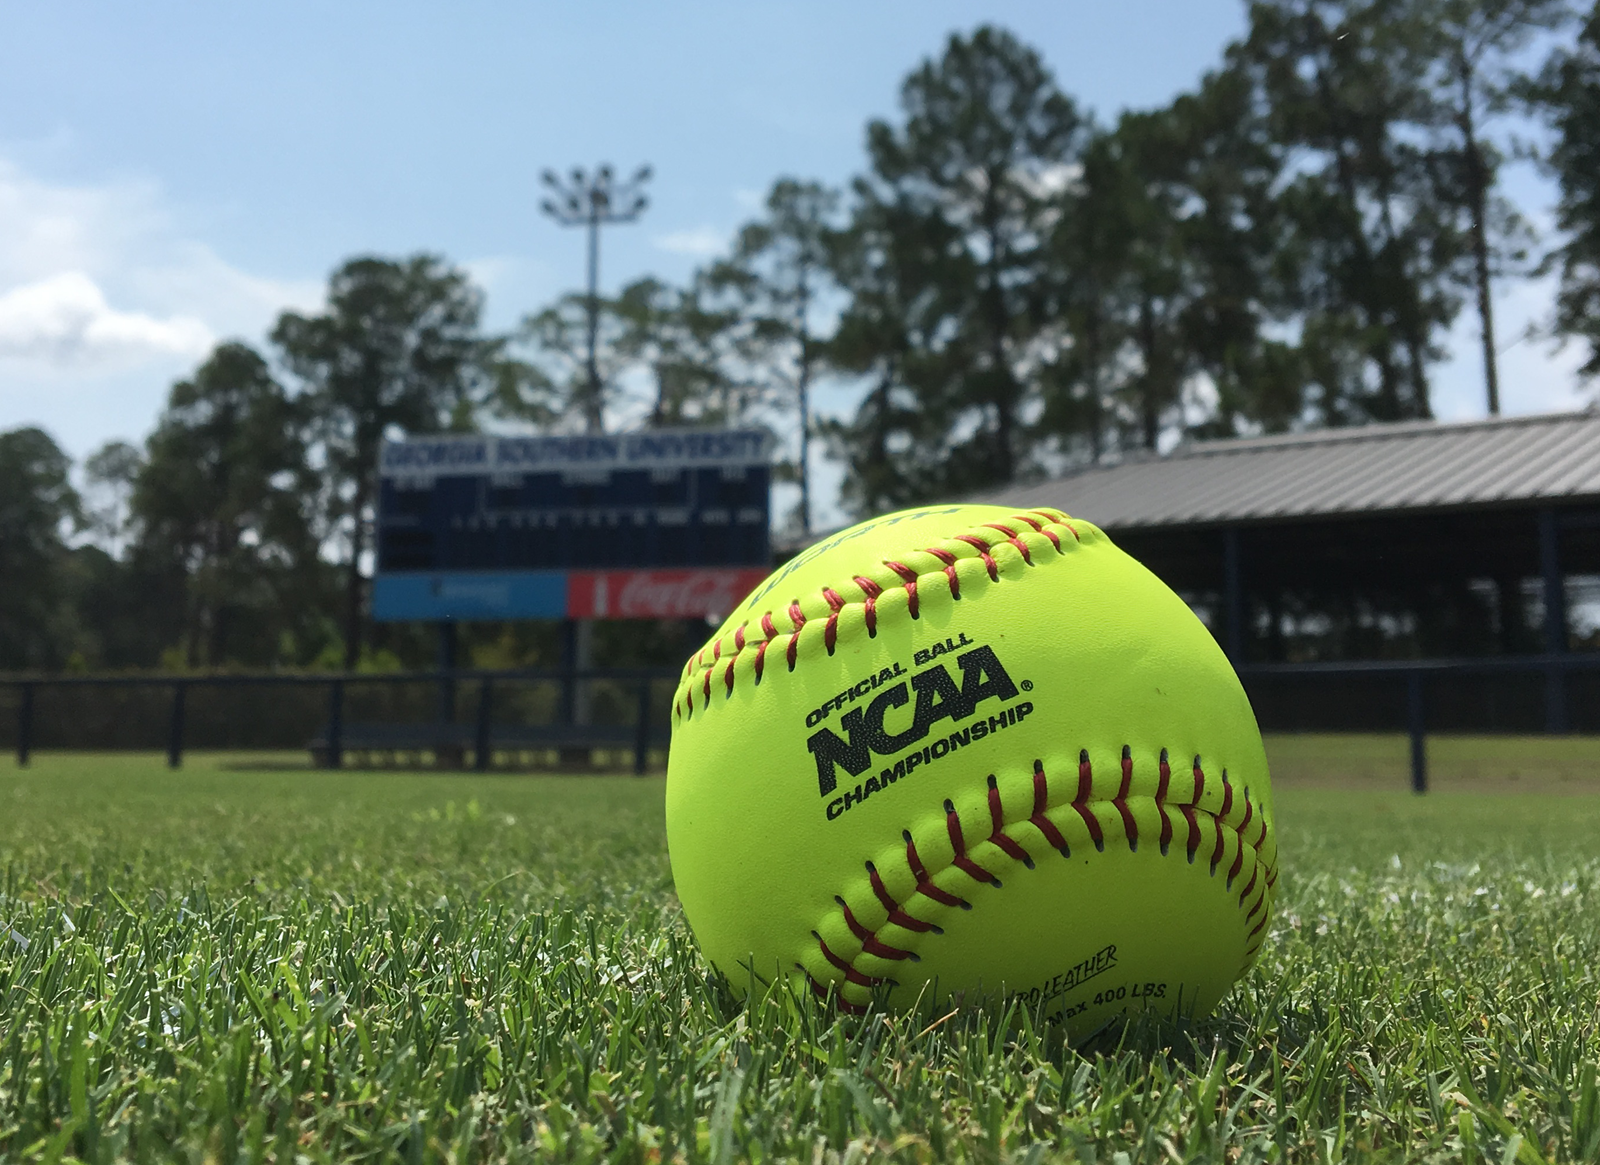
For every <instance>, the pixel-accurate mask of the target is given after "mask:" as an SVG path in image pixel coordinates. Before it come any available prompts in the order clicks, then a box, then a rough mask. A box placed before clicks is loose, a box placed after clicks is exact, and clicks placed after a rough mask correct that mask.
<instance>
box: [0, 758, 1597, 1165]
mask: <svg viewBox="0 0 1600 1165" xmlns="http://www.w3.org/2000/svg"><path fill="white" fill-rule="evenodd" d="M1271 752H1272V755H1273V759H1274V767H1275V773H1276V779H1277V782H1278V815H1279V821H1280V830H1281V833H1280V837H1281V845H1282V854H1283V878H1282V881H1281V883H1280V890H1279V899H1278V913H1277V916H1276V917H1275V919H1274V922H1273V932H1272V937H1271V940H1270V941H1269V942H1268V944H1267V946H1266V948H1265V950H1264V952H1263V955H1262V958H1261V961H1260V963H1259V964H1258V966H1257V967H1256V968H1255V970H1254V971H1253V972H1252V973H1251V974H1250V976H1249V977H1248V978H1247V979H1246V981H1245V982H1244V983H1243V984H1241V986H1240V987H1239V988H1237V989H1236V990H1235V991H1234V993H1233V994H1231V995H1230V996H1229V997H1228V998H1227V999H1226V1000H1225V1001H1224V1003H1223V1005H1222V1007H1221V1008H1220V1009H1219V1011H1218V1012H1217V1014H1216V1015H1215V1016H1213V1017H1211V1018H1208V1019H1205V1020H1203V1021H1198V1022H1194V1023H1189V1024H1183V1025H1158V1024H1152V1023H1147V1022H1141V1023H1138V1024H1135V1025H1133V1026H1131V1027H1129V1028H1126V1029H1124V1030H1121V1031H1119V1032H1116V1033H1108V1034H1107V1035H1104V1036H1102V1037H1100V1038H1099V1040H1098V1042H1096V1043H1095V1044H1093V1045H1091V1046H1090V1047H1088V1048H1085V1049H1081V1050H1073V1049H1070V1048H1066V1047H1064V1046H1062V1044H1061V1041H1060V1038H1059V1036H1058V1035H1057V1034H1056V1033H1054V1032H1053V1031H1050V1030H1048V1029H1041V1028H1040V1027H1038V1026H1036V1025H1035V1023H1034V1022H1033V1019H1032V1017H1030V1016H1029V1015H1027V1014H1010V1015H996V1014H993V1013H989V1012H984V1011H973V1012H970V1013H960V1014H955V1015H951V1016H948V1017H945V1016H941V1015H939V1014H918V1015H885V1014H876V1015H869V1016H867V1017H866V1018H864V1019H838V1018H835V1017H834V1016H833V1015H831V1014H829V1013H828V1011H827V1010H826V1009H825V1008H824V1007H823V1006H822V1005H820V1004H818V1003H816V1002H814V1001H812V1000H811V999H809V998H802V997H792V996H790V995H788V994H786V993H776V994H774V995H772V996H770V997H768V998H765V999H762V1000H759V1001H757V1002H755V1003H753V1004H751V1005H750V1006H748V1007H747V1006H745V1005H743V1004H740V1003H738V1002H736V1001H735V1000H734V999H732V998H731V997H730V996H729V995H728V994H727V993H726V991H725V990H724V989H723V988H722V987H720V986H719V985H718V984H717V982H716V981H715V980H713V979H712V978H711V977H710V976H709V975H708V973H707V968H706V965H705V964H704V963H703V962H702V961H701V960H700V958H699V956H698V954H697V952H696V951H695V948H694V945H693V942H692V939H691V938H690V936H689V934H688V931H687V929H686V927H685V926H684V923H683V920H682V917H681V915H680V913H679V911H678V909H677V906H676V902H675V899H674V897H673V893H672V882H671V875H670V872H669V869H668V865H667V858H666V848H665V842H664V830H663V823H662V813H661V800H662V786H661V782H660V780H659V779H658V778H649V779H643V780H634V779H631V778H624V777H595V778H587V779H574V778H557V777H525V776H521V777H511V776H484V777H477V776H443V775H438V776H436V775H427V774H388V773H383V774H377V773H350V774H340V775H328V774H324V773H309V772H294V771H285V770H284V769H282V768H281V767H280V768H265V769H263V768H254V769H253V768H251V767H250V766H249V765H246V764H240V763H239V762H238V761H237V760H224V759H222V758H208V757H199V756H197V757H191V758H190V759H189V761H188V763H187V767H186V768H185V769H184V770H183V771H182V772H181V773H177V774H169V773H168V772H167V771H166V770H165V769H164V768H163V767H161V765H160V763H159V760H158V759H157V758H150V757H99V758H90V757H82V756H78V757H68V756H53V755H48V754H47V755H42V756H38V757H36V759H35V763H34V765H33V767H32V768H30V769H28V770H24V771H18V770H15V769H13V768H11V767H9V766H7V765H4V764H3V762H0V870H3V877H4V881H3V884H0V1157H4V1158H6V1159H21V1158H37V1159H45V1160H54V1159H60V1158H62V1157H78V1158H82V1159H86V1160H113V1159H123V1158H127V1159H134V1160H170V1159H180V1160H189V1161H196V1162H198V1161H213V1160H215V1161H229V1162H231V1161H235V1160H251V1161H255V1160H272V1161H277V1162H290V1161H322V1160H334V1159H340V1160H353V1159H381V1158H388V1157H395V1158H400V1159H406V1160H428V1159H446V1158H448V1159H454V1160H457V1161H463V1162H465V1161H469V1160H472V1161H477V1160H498V1159H540V1160H547V1159H548V1160H621V1161H636V1160H637V1161H657V1160H661V1161H670V1160H678V1159H683V1160H692V1161H699V1160H706V1161H713V1162H726V1161H733V1160H740V1159H746V1158H748V1159H758V1160H773V1159H794V1160H801V1161H807V1162H813V1161H815V1162H823V1161H850V1162H856V1161H868V1160H879V1159H883V1160H889V1159H892V1160H903V1161H942V1160H973V1161H984V1162H988V1161H1001V1160H1028V1161H1036V1160H1081V1161H1085V1162H1097V1163H1107V1165H1112V1163H1114V1165H1121V1163H1123V1162H1128V1163H1130V1165H1131V1163H1136V1162H1168V1161H1172V1162H1179V1161H1182V1162H1187V1161H1217V1162H1230V1163H1233V1162H1250V1161H1347V1160H1348V1161H1369V1160H1370V1161H1457V1160H1464V1161H1471V1162H1477V1161H1489V1162H1495V1163H1499V1162H1512V1161H1515V1162H1522V1163H1523V1165H1531V1163H1533V1162H1538V1161H1563V1162H1594V1161H1596V1160H1600V1096H1597V1082H1596V1074H1597V1067H1600V1034H1597V1024H1600V742H1596V741H1592V740H1591V741H1439V742H1435V744H1434V748H1433V756H1434V777H1435V782H1436V787H1437V788H1438V789H1439V790H1440V792H1438V793H1437V794H1435V795H1433V796H1430V797H1428V798H1415V797H1413V796H1411V795H1410V794H1409V793H1406V792H1404V791H1403V790H1404V787H1405V751H1404V743H1403V741H1400V740H1399V739H1398V738H1395V739H1392V740H1388V739H1386V740H1367V739H1355V740H1349V739H1344V740H1341V739H1330V738H1295V739H1290V740H1279V741H1274V742H1272V747H1271Z"/></svg>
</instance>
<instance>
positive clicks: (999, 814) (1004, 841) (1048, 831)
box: [801, 746, 1278, 1014]
mask: <svg viewBox="0 0 1600 1165" xmlns="http://www.w3.org/2000/svg"><path fill="white" fill-rule="evenodd" d="M1078 756H1079V762H1078V790H1077V792H1078V796H1077V798H1076V799H1075V800H1074V801H1073V802H1072V805H1073V807H1074V808H1076V809H1077V810H1078V812H1079V814H1080V815H1084V814H1085V810H1086V809H1087V805H1088V802H1089V797H1090V794H1091V793H1092V783H1093V773H1092V770H1091V768H1090V762H1089V753H1088V750H1087V749H1083V750H1080V751H1079V754H1078ZM1160 756H1161V760H1160V777H1159V783H1158V785H1157V791H1156V806H1157V808H1158V810H1160V812H1161V819H1162V822H1163V830H1162V853H1163V854H1165V853H1166V852H1167V844H1168V843H1169V842H1170V840H1171V820H1170V818H1169V817H1168V816H1167V812H1166V798H1167V794H1168V791H1169V782H1170V778H1171V768H1170V764H1169V762H1168V756H1167V750H1166V749H1162V750H1161V754H1160ZM1199 759H1200V758H1199V757H1196V758H1195V762H1196V763H1195V770H1194V771H1195V774H1196V782H1195V783H1196V792H1197V794H1198V793H1199V792H1201V791H1203V787H1204V780H1203V775H1202V774H1201V770H1200V765H1199ZM1122 762H1123V763H1122V782H1121V786H1120V788H1119V789H1118V793H1117V796H1116V797H1114V798H1112V801H1113V804H1116V803H1119V802H1120V803H1121V806H1120V807H1121V808H1123V809H1124V810H1125V808H1126V802H1127V799H1128V797H1129V795H1130V789H1131V783H1130V782H1131V775H1132V749H1131V748H1129V747H1128V746H1124V749H1123V756H1122ZM987 785H988V807H989V817H990V824H991V831H990V834H989V837H988V838H987V839H986V840H988V841H990V842H993V843H994V844H995V845H996V846H997V847H998V848H999V849H1000V850H1001V851H1002V852H1004V853H1005V854H1006V855H1007V856H1008V857H1011V858H1012V859H1013V860H1015V861H1020V862H1022V863H1023V864H1024V865H1025V866H1026V867H1027V868H1029V869H1033V868H1034V863H1033V860H1032V857H1031V855H1030V854H1029V853H1028V851H1027V849H1026V848H1025V847H1024V846H1022V845H1021V843H1020V842H1019V841H1018V840H1017V839H1016V838H1014V837H1012V836H1011V835H1010V834H1008V833H1007V832H1006V830H1005V813H1004V807H1003V805H1002V804H1001V799H1000V792H999V785H998V782H997V780H996V778H995V776H994V774H992V773H991V774H989V776H988V778H987ZM1033 788H1034V799H1033V813H1032V816H1030V817H1029V818H1028V821H1029V823H1031V824H1032V825H1034V826H1035V827H1036V828H1038V829H1039V830H1040V832H1041V833H1042V834H1044V836H1045V837H1046V838H1047V839H1048V840H1049V841H1050V843H1051V844H1052V845H1053V846H1055V847H1056V848H1057V849H1058V850H1060V851H1061V853H1062V854H1064V855H1066V856H1070V852H1069V850H1068V848H1067V842H1066V839H1065V838H1064V837H1062V836H1061V833H1060V831H1059V830H1058V829H1057V828H1056V826H1055V824H1054V823H1053V822H1052V821H1050V819H1049V817H1048V815H1047V809H1048V805H1049V787H1048V782H1047V779H1046V776H1045V771H1044V762H1043V761H1041V760H1035V761H1034V762H1033ZM1177 808H1178V810H1179V811H1180V812H1181V813H1182V814H1183V816H1184V819H1185V821H1186V823H1187V824H1188V826H1189V834H1188V844H1187V849H1188V858H1189V861H1190V862H1191V863H1192V862H1193V861H1194V855H1195V852H1196V850H1197V849H1198V847H1199V834H1200V825H1199V822H1198V821H1197V819H1196V812H1197V811H1199V812H1201V813H1205V812H1206V811H1205V810H1204V809H1202V808H1200V806H1199V804H1198V801H1197V802H1196V803H1194V804H1180V805H1178V806H1177ZM944 809H945V828H946V831H947V833H948V835H949V837H950V843H951V848H952V851H953V857H952V859H951V863H950V864H951V865H952V866H955V867H956V868H958V869H960V870H961V871H962V872H963V873H965V874H966V875H967V876H968V877H970V878H972V879H973V880H974V881H977V882H982V883H986V884H989V885H993V886H996V887H998V886H1000V884H1001V883H1000V880H999V878H997V877H996V876H995V875H994V874H993V873H991V872H990V871H989V870H987V869H985V868H984V867H983V866H981V865H979V864H978V863H977V862H976V861H974V860H973V859H972V858H971V856H970V855H969V853H968V850H967V846H966V842H965V835H964V831H963V828H962V825H961V819H960V815H959V814H958V813H957V812H956V809H955V805H954V803H953V802H951V801H949V800H946V801H945V803H944ZM1207 816H1208V817H1210V818H1211V822H1212V825H1213V826H1214V828H1215V830H1216V838H1217V844H1216V847H1215V849H1214V851H1213V854H1212V859H1211V873H1212V875H1213V876H1215V874H1216V869H1217V865H1218V863H1219V862H1220V861H1221V859H1222V857H1223V856H1224V855H1225V853H1226V849H1227V842H1226V839H1225V837H1224V834H1223V821H1222V818H1221V816H1220V815H1215V814H1210V813H1207ZM1084 819H1085V823H1086V824H1089V825H1090V831H1091V835H1093V834H1095V833H1096V831H1097V830H1098V825H1099V822H1098V819H1097V818H1095V817H1094V816H1093V815H1092V814H1088V815H1086V816H1085V818H1084ZM1129 820H1130V818H1129V817H1128V815H1127V814H1126V812H1124V823H1125V824H1127V823H1128V821H1129ZM1019 824H1020V823H1019ZM1244 824H1245V823H1244V822H1241V824H1240V826H1239V827H1235V826H1231V825H1230V826H1228V829H1229V830H1230V831H1231V832H1233V833H1234V834H1235V836H1237V837H1238V838H1239V843H1240V844H1239V850H1238V852H1237V853H1236V854H1235V857H1234V864H1233V868H1232V869H1231V870H1230V871H1229V875H1228V888H1229V889H1230V890H1231V889H1232V885H1233V879H1234V878H1235V877H1236V876H1237V874H1238V872H1239V867H1240V865H1241V864H1242V862H1243V858H1244V846H1245V844H1247V843H1246V842H1245V838H1244V834H1243V832H1242V831H1241V830H1242V827H1243V825H1244ZM1261 824H1262V830H1261V838H1262V840H1263V841H1264V840H1265V838H1266V832H1267V831H1266V824H1267V822H1266V817H1265V815H1263V816H1262V817H1261ZM901 836H902V837H903V838H904V840H905V844H906V865H907V867H908V868H909V869H910V872H911V875H912V877H913V878H914V879H915V880H916V887H915V889H914V890H913V891H912V892H911V893H912V894H913V895H915V894H922V895H924V896H926V897H928V898H930V899H932V900H933V901H934V902H937V903H940V904H941V905H946V906H960V907H961V908H963V909H969V910H970V909H971V908H972V904H971V903H970V902H969V901H967V900H966V899H963V898H960V897H958V896H956V895H954V894H951V893H950V892H948V891H945V890H942V889H940V888H939V887H938V886H936V885H934V884H933V879H932V876H931V875H930V874H929V873H928V869H927V866H926V865H925V864H924V863H923V861H922V858H921V856H920V855H919V854H918V852H917V847H916V841H915V839H914V838H913V837H912V835H911V831H910V830H903V831H902V832H901ZM1252 848H1254V849H1256V850H1257V851H1258V852H1257V858H1256V862H1255V864H1254V866H1253V868H1252V872H1251V875H1250V880H1249V883H1248V884H1247V885H1246V886H1245V887H1244V889H1243V890H1242V891H1241V892H1240V894H1239V897H1238V903H1239V908H1240V909H1243V908H1244V906H1245V903H1246V902H1247V901H1249V900H1250V897H1251V895H1252V894H1254V893H1255V892H1256V889H1257V886H1258V885H1259V886H1260V893H1259V894H1256V897H1255V901H1254V903H1253V904H1252V905H1251V906H1250V908H1249V910H1248V912H1247V913H1246V914H1245V921H1246V922H1249V921H1250V920H1251V919H1253V918H1255V916H1256V915H1257V914H1262V917H1261V919H1260V920H1259V921H1258V922H1257V923H1256V925H1255V927H1254V929H1252V930H1251V931H1250V932H1249V934H1247V935H1246V936H1245V944H1246V949H1245V956H1244V965H1245V966H1249V964H1250V963H1251V961H1253V959H1254V958H1255V956H1256V954H1257V952H1258V951H1259V948H1260V945H1261V940H1260V938H1259V937H1258V936H1260V935H1261V933H1262V930H1263V928H1264V927H1265V925H1266V922H1267V916H1266V915H1265V913H1263V912H1264V910H1265V906H1266V903H1267V899H1268V896H1269V894H1270V892H1271V890H1272V887H1273V885H1274V884H1275V883H1276V881H1277V874H1278V871H1277V867H1276V866H1273V865H1268V864H1267V862H1266V860H1265V859H1264V858H1263V857H1261V855H1260V853H1259V846H1254V847H1252ZM1263 867H1265V869H1266V875H1265V877H1264V878H1263V877H1262V875H1261V872H1262V869H1263ZM866 869H867V874H868V877H869V880H870V882H871V886H872V891H873V895H874V897H876V898H877V900H878V903H879V905H881V906H882V907H883V909H884V912H885V913H886V915H887V916H888V917H887V919H886V921H885V922H884V924H883V925H884V926H888V925H890V924H893V925H896V926H900V927H902V928H904V929H906V930H909V931H911V932H913V933H933V934H943V933H944V932H943V930H942V929H941V928H940V927H938V926H937V925H935V924H934V923H931V922H927V921H924V920H923V919H919V918H915V917H913V916H912V915H909V914H907V913H906V911H905V909H904V907H903V904H902V903H900V902H898V901H896V899H895V897H894V895H892V894H891V893H890V892H889V889H888V887H887V886H885V885H884V882H883V879H882V877H881V876H880V875H879V873H878V870H877V867H876V866H875V865H874V864H873V863H872V862H870V861H869V862H867V863H866ZM834 901H835V902H837V903H838V904H839V907H840V909H841V910H842V911H843V912H844V919H845V924H846V926H847V927H848V928H849V930H850V933H851V934H853V935H854V936H855V937H856V939H857V940H858V941H859V942H860V943H861V950H862V954H870V955H873V956H875V957H877V958H882V959H886V960H890V961H901V960H907V959H909V960H912V961H918V960H919V958H920V956H919V955H918V954H917V953H916V952H915V951H910V950H905V949H903V948H900V947H894V946H890V945H889V944H887V943H885V942H883V941H882V939H880V938H879V937H878V935H879V931H880V930H881V929H882V928H881V927H880V928H879V929H878V930H873V929H871V928H869V927H867V926H866V925H865V924H863V923H862V922H861V921H860V920H859V919H858V918H856V916H855V913H854V912H853V911H852V910H851V909H850V906H849V904H848V903H846V902H845V900H844V898H843V897H842V896H840V895H835V896H834ZM812 933H813V934H814V935H817V941H818V943H819V944H821V946H822V953H823V956H824V957H825V958H826V959H827V960H828V962H829V963H830V964H831V965H833V966H834V967H835V968H837V969H838V970H840V971H841V972H843V973H844V976H845V982H846V983H848V984H854V985H856V986H863V987H876V986H878V985H880V984H882V983H886V982H892V980H887V979H882V978H875V977H873V976H871V975H869V974H867V973H866V972H865V971H862V970H860V969H859V968H857V967H855V965H854V960H853V959H852V960H841V959H840V958H839V956H838V955H837V954H836V953H835V952H833V951H832V950H831V949H829V948H828V946H827V944H826V943H824V942H823V940H822V938H821V936H820V935H818V934H817V932H815V931H813V932H812ZM857 957H859V956H857ZM801 970H802V971H805V968H804V967H802V968H801ZM805 974H806V977H807V979H809V980H810V981H811V983H812V985H813V988H814V989H815V988H817V987H818V984H817V982H816V980H815V979H814V978H813V977H812V976H811V973H810V972H809V971H805ZM834 986H835V988H837V987H838V986H840V985H837V984H836V985H834ZM819 993H821V994H826V993H827V992H826V990H823V991H821V992H819ZM834 994H835V998H837V999H838V1000H839V1002H840V1004H841V1006H842V1007H843V1009H844V1010H847V1011H851V1010H853V1011H854V1012H855V1013H856V1014H859V1013H860V1011H861V1010H862V1008H861V1005H859V1004H849V1002H848V1001H847V1000H844V999H843V996H842V995H841V994H839V993H838V992H837V990H836V991H835V993H834Z"/></svg>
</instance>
